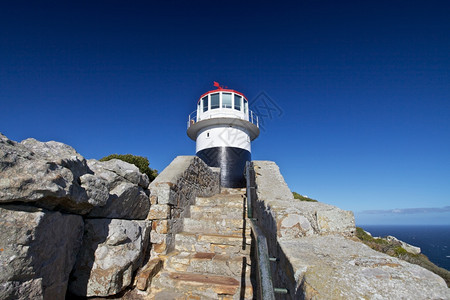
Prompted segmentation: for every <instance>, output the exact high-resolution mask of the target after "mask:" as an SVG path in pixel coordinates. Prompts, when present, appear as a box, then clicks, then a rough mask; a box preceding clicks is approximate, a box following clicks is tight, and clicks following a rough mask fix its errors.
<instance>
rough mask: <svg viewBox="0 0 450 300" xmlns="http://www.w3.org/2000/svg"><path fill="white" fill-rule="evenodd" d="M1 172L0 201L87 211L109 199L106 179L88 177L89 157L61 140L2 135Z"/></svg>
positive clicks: (0, 147)
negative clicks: (33, 203)
mask: <svg viewBox="0 0 450 300" xmlns="http://www.w3.org/2000/svg"><path fill="white" fill-rule="evenodd" d="M0 171H1V173H2V176H1V178H0V202H1V203H8V202H16V201H20V202H37V204H38V205H40V206H42V207H45V208H48V209H62V210H65V211H68V212H73V213H79V214H84V213H87V212H89V211H90V210H91V209H92V207H93V206H102V205H104V204H105V203H106V200H107V199H108V191H107V188H106V182H105V181H104V180H102V179H99V178H98V179H94V178H92V177H90V176H87V174H92V172H91V171H90V170H89V168H88V166H87V163H86V160H85V159H84V158H83V157H82V156H81V155H80V154H78V153H77V152H76V151H75V150H74V149H73V148H72V147H70V146H68V145H65V144H62V143H58V142H53V141H51V142H46V143H43V142H39V141H36V140H35V139H27V140H24V141H23V142H21V143H17V142H14V141H11V140H9V139H8V138H7V137H5V136H4V135H2V134H0ZM83 176H84V177H83ZM86 183H89V184H88V185H86Z"/></svg>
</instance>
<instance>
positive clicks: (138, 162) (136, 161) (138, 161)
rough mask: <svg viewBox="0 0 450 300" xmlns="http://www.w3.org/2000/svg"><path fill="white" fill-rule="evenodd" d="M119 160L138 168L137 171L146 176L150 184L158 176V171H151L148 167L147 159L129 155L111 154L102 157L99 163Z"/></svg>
mask: <svg viewBox="0 0 450 300" xmlns="http://www.w3.org/2000/svg"><path fill="white" fill-rule="evenodd" d="M115 158H116V159H120V160H123V161H125V162H127V163H130V164H133V165H135V166H136V167H138V169H139V171H140V172H141V173H143V174H147V176H148V178H149V179H150V182H152V181H153V180H154V179H155V177H156V176H158V171H157V170H154V169H151V168H150V167H149V164H150V163H149V162H148V158H147V157H143V156H137V155H131V154H111V155H108V156H105V157H103V158H102V159H100V161H108V160H111V159H115Z"/></svg>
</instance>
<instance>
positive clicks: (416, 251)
mask: <svg viewBox="0 0 450 300" xmlns="http://www.w3.org/2000/svg"><path fill="white" fill-rule="evenodd" d="M386 240H388V241H390V242H397V243H399V244H400V245H401V247H402V248H403V249H405V250H406V251H408V252H409V253H412V254H419V253H420V247H416V246H413V245H410V244H408V243H405V242H404V241H401V240H399V239H397V238H396V237H395V236H392V235H388V236H387V237H386Z"/></svg>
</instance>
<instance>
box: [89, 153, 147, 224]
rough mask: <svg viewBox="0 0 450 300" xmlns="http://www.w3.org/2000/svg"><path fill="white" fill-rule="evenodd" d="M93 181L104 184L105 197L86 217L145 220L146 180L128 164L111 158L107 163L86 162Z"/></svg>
mask: <svg viewBox="0 0 450 300" xmlns="http://www.w3.org/2000/svg"><path fill="white" fill-rule="evenodd" d="M88 165H89V167H90V168H91V170H93V171H94V175H95V178H98V179H99V180H103V181H104V182H106V189H107V194H108V198H107V201H106V203H105V204H104V205H103V206H97V207H94V208H93V209H92V211H91V212H90V213H89V214H88V217H103V218H117V219H129V220H134V219H139V220H144V219H145V218H146V217H147V214H148V212H149V210H150V199H149V197H148V194H149V191H148V190H144V189H143V186H148V177H147V175H145V174H142V173H140V172H139V169H138V168H137V167H136V166H134V165H132V164H129V163H127V162H124V161H121V160H118V159H112V160H109V161H106V162H100V161H96V160H89V161H88Z"/></svg>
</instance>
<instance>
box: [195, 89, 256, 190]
mask: <svg viewBox="0 0 450 300" xmlns="http://www.w3.org/2000/svg"><path fill="white" fill-rule="evenodd" d="M214 86H216V87H217V89H216V90H212V91H209V92H207V93H205V94H203V95H201V96H200V99H199V100H198V102H197V110H195V111H194V112H192V113H191V114H190V115H189V120H188V129H187V135H188V136H189V137H190V138H191V139H192V140H194V141H196V154H197V156H198V157H200V158H201V159H202V160H203V161H204V162H205V163H206V164H207V165H209V166H210V167H220V172H221V175H220V176H221V185H222V186H223V187H233V188H235V187H244V186H245V179H244V168H245V162H246V161H250V160H251V145H250V142H251V141H253V140H254V139H256V138H257V137H258V135H259V125H258V116H256V114H254V113H253V112H252V111H250V110H249V109H248V100H247V98H246V97H245V96H244V95H243V94H242V93H240V92H238V91H235V90H231V89H228V88H222V87H221V86H220V85H219V84H218V83H217V82H214Z"/></svg>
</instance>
